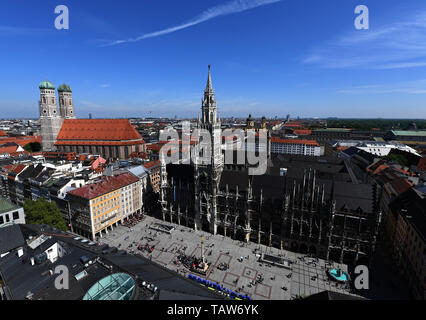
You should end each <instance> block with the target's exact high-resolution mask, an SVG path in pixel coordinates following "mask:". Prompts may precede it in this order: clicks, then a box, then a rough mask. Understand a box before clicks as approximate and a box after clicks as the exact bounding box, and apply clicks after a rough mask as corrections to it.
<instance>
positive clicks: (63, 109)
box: [58, 84, 75, 119]
mask: <svg viewBox="0 0 426 320" xmlns="http://www.w3.org/2000/svg"><path fill="white" fill-rule="evenodd" d="M58 95H59V113H60V115H61V117H62V118H64V119H75V114H74V103H73V100H72V90H71V87H70V86H69V85H67V84H63V85H60V86H59V88H58Z"/></svg>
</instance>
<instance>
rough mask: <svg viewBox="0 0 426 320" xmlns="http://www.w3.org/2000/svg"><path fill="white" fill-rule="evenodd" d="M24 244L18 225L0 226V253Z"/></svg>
mask: <svg viewBox="0 0 426 320" xmlns="http://www.w3.org/2000/svg"><path fill="white" fill-rule="evenodd" d="M24 244H25V240H24V237H23V236H22V232H21V229H20V227H19V225H15V224H14V225H10V226H8V227H4V228H0V254H2V253H6V252H9V251H11V250H13V249H16V248H19V247H22V246H23V245H24Z"/></svg>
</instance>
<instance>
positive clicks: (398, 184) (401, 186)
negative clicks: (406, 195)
mask: <svg viewBox="0 0 426 320" xmlns="http://www.w3.org/2000/svg"><path fill="white" fill-rule="evenodd" d="M391 186H392V187H393V188H394V189H395V191H396V192H397V193H403V192H405V191H407V190H408V189H410V188H411V187H412V186H413V184H412V183H411V182H410V181H408V180H407V179H398V180H394V181H392V182H391Z"/></svg>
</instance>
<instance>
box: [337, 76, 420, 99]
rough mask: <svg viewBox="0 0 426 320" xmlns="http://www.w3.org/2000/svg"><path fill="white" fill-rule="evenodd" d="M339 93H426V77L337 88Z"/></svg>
mask: <svg viewBox="0 0 426 320" xmlns="http://www.w3.org/2000/svg"><path fill="white" fill-rule="evenodd" d="M337 93H341V94H352V95H358V94H359V95H366V94H393V93H402V94H414V95H419V94H426V79H420V80H416V81H409V82H400V83H396V84H373V85H363V86H354V87H349V88H345V89H340V90H337Z"/></svg>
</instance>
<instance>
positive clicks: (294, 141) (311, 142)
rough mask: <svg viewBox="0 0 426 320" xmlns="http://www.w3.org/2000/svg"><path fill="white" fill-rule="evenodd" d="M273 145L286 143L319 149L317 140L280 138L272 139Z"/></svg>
mask: <svg viewBox="0 0 426 320" xmlns="http://www.w3.org/2000/svg"><path fill="white" fill-rule="evenodd" d="M271 142H272V143H286V144H306V145H308V146H315V147H319V146H320V145H319V143H318V142H316V141H315V140H300V139H280V138H278V137H272V138H271Z"/></svg>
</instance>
